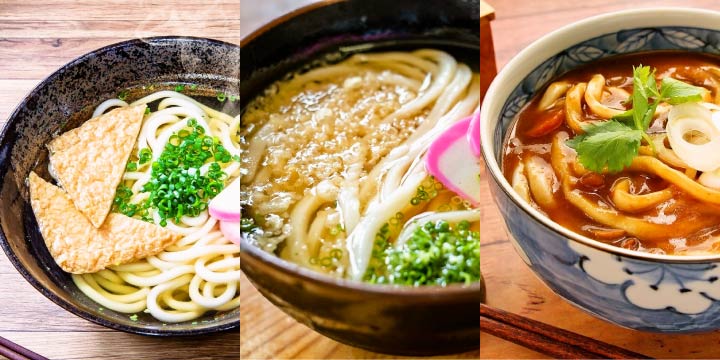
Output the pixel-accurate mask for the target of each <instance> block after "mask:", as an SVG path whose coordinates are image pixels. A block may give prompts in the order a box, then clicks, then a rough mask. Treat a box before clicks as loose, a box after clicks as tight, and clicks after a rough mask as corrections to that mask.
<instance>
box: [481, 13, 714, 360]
mask: <svg viewBox="0 0 720 360" xmlns="http://www.w3.org/2000/svg"><path fill="white" fill-rule="evenodd" d="M491 4H492V5H493V6H494V7H495V14H496V18H495V20H494V21H493V22H492V28H493V29H492V30H493V38H494V42H495V50H496V55H497V63H498V66H499V68H500V70H502V67H503V66H504V65H505V64H506V63H507V62H508V61H509V60H510V59H511V58H512V57H513V56H515V55H516V54H517V53H518V52H519V51H520V50H522V49H523V48H525V47H527V46H528V45H529V44H530V43H531V42H532V41H534V40H535V39H537V38H539V37H541V36H542V35H544V34H546V33H548V32H550V31H552V30H555V29H557V28H559V27H561V26H564V25H567V24H570V23H572V22H574V21H577V20H579V19H582V18H586V17H589V16H593V15H598V14H601V13H605V12H608V11H615V10H622V9H627V8H630V7H653V6H686V7H699V8H706V9H714V10H720V2H718V1H716V0H677V1H676V0H669V1H663V0H636V1H632V2H628V1H624V0H607V1H587V0H546V1H534V0H495V1H491ZM483 171H484V168H483ZM481 176H482V177H483V178H485V179H487V174H485V173H483V174H481ZM481 193H482V196H483V198H484V199H488V201H486V202H485V203H484V204H483V205H482V208H481V211H482V218H481V229H480V231H481V234H480V247H481V251H482V257H481V259H480V268H481V271H482V273H483V276H484V277H485V282H486V285H487V303H488V304H489V305H492V306H495V307H498V308H501V309H504V310H507V311H510V312H513V313H516V314H520V315H524V316H527V317H530V318H532V319H535V320H539V321H542V322H545V323H548V324H551V325H555V326H557V327H560V328H564V329H567V330H570V331H573V332H577V333H580V334H582V335H585V336H588V337H591V338H594V339H598V340H601V341H604V342H607V343H610V344H614V345H617V346H620V347H624V348H627V349H629V350H632V351H635V352H639V353H642V354H645V355H649V356H653V357H656V358H719V357H720V347H718V346H717V344H718V336H719V335H720V332H713V333H707V334H694V335H661V334H652V333H644V332H638V331H634V330H629V329H624V328H621V327H618V326H615V325H612V324H609V323H607V322H604V321H602V320H599V319H597V318H595V317H593V316H591V315H589V314H587V313H585V312H583V311H581V310H579V309H577V308H576V307H574V306H572V305H570V304H569V303H567V302H566V301H564V300H562V299H561V298H560V297H559V296H557V295H555V294H554V293H553V292H552V291H551V290H550V289H549V288H548V287H546V286H545V285H544V284H543V283H542V282H541V281H540V280H539V279H538V278H537V277H536V276H535V275H534V274H533V273H532V272H531V271H530V269H529V268H528V267H527V266H526V265H525V263H523V262H522V260H520V257H519V256H518V255H517V254H516V253H515V251H514V249H513V246H512V245H511V243H510V242H509V240H508V237H507V235H506V232H505V224H504V223H503V221H502V218H501V215H500V212H499V210H498V209H497V206H496V205H495V203H494V202H492V201H491V200H490V199H491V195H490V191H489V187H488V185H487V183H486V182H483V183H482V185H481ZM480 358H483V359H537V358H547V357H546V356H544V355H542V354H539V353H537V352H534V351H532V350H529V349H526V348H524V347H521V346H519V345H515V344H513V343H510V342H507V341H505V340H501V339H499V338H496V337H494V336H492V335H488V334H485V333H481V334H480Z"/></svg>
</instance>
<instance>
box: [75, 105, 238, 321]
mask: <svg viewBox="0 0 720 360" xmlns="http://www.w3.org/2000/svg"><path fill="white" fill-rule="evenodd" d="M157 101H159V103H158V109H159V110H158V111H156V112H153V113H151V114H150V115H146V118H145V119H144V122H143V126H142V129H141V131H140V135H139V136H138V140H137V143H136V146H135V149H134V151H135V155H138V154H139V151H140V150H141V149H144V148H150V149H151V150H152V152H153V160H155V159H157V158H158V157H159V156H160V153H161V152H162V150H163V149H164V147H165V144H166V143H167V141H168V138H169V137H170V136H171V135H172V133H173V132H175V131H177V130H180V129H182V128H185V127H186V126H187V125H186V124H187V120H188V119H190V118H194V119H195V120H196V121H197V123H198V124H199V125H200V126H202V127H203V128H205V130H206V133H209V134H212V135H213V136H216V137H218V139H219V140H220V142H221V143H222V144H223V146H224V147H225V148H226V149H227V150H228V151H229V152H230V153H231V154H232V155H238V154H239V153H240V150H239V149H240V145H239V143H238V142H237V137H236V136H235V135H233V134H235V133H237V132H238V130H239V126H240V117H239V116H236V117H231V116H229V115H227V114H224V113H222V112H218V111H216V110H213V109H211V108H209V107H207V106H205V105H203V104H201V103H199V102H197V101H195V100H194V99H192V98H190V97H187V96H185V95H183V94H180V93H177V92H174V91H160V92H156V93H154V94H151V95H148V96H146V97H144V98H142V99H140V100H138V101H135V102H133V103H132V104H129V105H128V104H127V103H126V102H124V101H121V100H117V99H111V100H107V101H105V102H103V103H102V104H101V105H100V106H99V107H98V108H97V109H96V110H95V113H94V114H93V117H95V116H99V115H101V114H103V113H104V112H106V111H107V110H109V109H111V108H113V107H118V106H133V105H137V104H147V103H151V102H157ZM223 166H224V168H223V171H225V173H226V174H228V180H227V182H226V183H229V182H230V181H231V180H233V179H234V178H236V177H238V176H239V175H240V174H239V164H237V162H235V161H233V162H231V163H229V164H225V165H223ZM203 168H204V170H205V171H207V165H206V166H204V167H203ZM151 171H152V168H151V166H150V162H148V163H147V164H144V165H141V166H140V167H139V168H138V169H137V170H136V171H132V172H131V171H128V172H126V173H125V174H124V175H123V181H124V182H125V184H126V186H129V187H130V188H131V189H132V191H133V193H134V195H133V197H132V198H131V200H130V202H131V203H139V202H141V201H144V200H145V199H147V197H148V196H149V194H148V193H141V192H140V191H141V189H142V186H143V185H144V184H145V183H147V182H148V181H149V180H150V178H151ZM200 171H201V172H202V171H203V169H201V170H200ZM153 215H154V219H155V222H156V223H159V222H160V219H159V217H158V216H157V213H154V214H153ZM167 228H168V229H170V230H173V231H176V232H178V233H181V234H183V235H184V236H183V238H182V239H180V240H179V241H178V242H177V243H175V244H174V245H172V246H170V247H168V248H167V249H165V251H163V252H161V253H160V254H158V255H156V256H150V257H148V258H146V259H143V260H140V261H138V262H136V263H132V264H124V265H117V266H112V267H110V268H109V269H105V270H102V271H100V272H97V273H94V274H84V275H72V278H73V281H74V282H75V284H76V285H77V286H78V288H79V289H80V291H82V292H83V293H84V294H86V295H87V296H88V297H89V298H91V299H92V300H94V301H95V302H97V303H98V304H100V305H101V306H103V307H105V308H107V309H110V310H114V311H117V312H121V313H129V314H130V313H137V312H142V311H145V312H147V313H150V314H151V315H152V316H153V317H155V318H157V319H158V320H160V321H163V322H168V323H170V322H182V321H191V320H193V319H197V318H198V317H200V316H202V315H203V314H205V313H206V312H208V311H211V310H215V311H229V310H232V309H234V308H237V307H238V306H239V305H240V294H239V282H240V247H239V246H237V245H235V244H233V243H231V242H230V241H228V240H227V239H225V238H224V237H223V236H222V234H221V233H220V231H219V224H218V222H217V221H216V220H215V219H213V218H212V217H210V216H209V215H208V212H207V211H203V212H201V213H200V215H198V216H195V217H188V216H183V217H182V218H181V221H180V223H178V224H176V223H174V222H172V221H168V224H167Z"/></svg>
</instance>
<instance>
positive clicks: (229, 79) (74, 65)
mask: <svg viewBox="0 0 720 360" xmlns="http://www.w3.org/2000/svg"><path fill="white" fill-rule="evenodd" d="M239 61H240V49H239V47H238V46H237V45H233V44H228V43H224V42H221V41H216V40H210V39H202V38H192V37H157V38H146V39H136V40H130V41H126V42H121V43H118V44H114V45H109V46H107V47H104V48H102V49H98V50H95V51H93V52H91V53H88V54H86V55H83V56H81V57H79V58H77V59H75V60H74V61H72V62H70V63H69V64H67V65H65V66H63V67H62V68H60V69H59V70H58V71H56V72H55V73H53V74H52V75H50V76H49V77H47V78H46V79H45V80H43V81H42V82H41V83H40V84H39V85H38V86H37V87H36V88H35V89H33V90H32V92H30V94H28V95H27V96H26V97H25V98H24V99H23V101H22V102H21V103H20V104H19V105H18V107H17V108H16V109H15V111H14V112H13V114H12V115H11V116H10V118H9V119H8V121H7V125H6V126H5V127H4V128H3V129H2V134H1V135H0V153H1V154H2V156H0V246H2V248H3V250H4V251H5V254H7V256H8V258H9V259H10V261H11V262H12V264H13V265H14V266H15V268H16V269H17V270H18V272H19V273H20V274H22V276H23V277H24V278H25V279H26V280H27V281H28V282H29V283H30V284H31V285H32V286H33V287H35V288H36V289H37V290H38V291H39V292H40V293H42V294H43V295H44V296H46V297H47V298H48V299H50V300H51V301H53V302H54V303H56V304H58V305H59V306H60V307H62V308H63V309H65V310H67V311H69V312H71V313H73V314H75V315H77V316H80V317H82V318H84V319H86V320H89V321H92V322H94V323H97V324H100V325H103V326H106V327H109V328H112V329H116V330H122V331H126V332H131V333H138V334H144V335H155V336H176V335H198V334H207V333H214V332H219V331H223V330H230V329H237V327H238V326H239V310H238V309H235V310H234V311H229V312H224V313H216V314H213V313H208V314H206V315H204V316H203V317H201V318H199V319H197V320H195V321H188V322H182V323H163V322H161V321H159V320H157V319H155V318H153V317H152V316H150V315H149V314H142V313H141V314H138V315H137V318H135V317H131V316H129V314H121V313H118V312H115V311H112V310H109V309H103V307H102V306H101V305H100V304H98V303H96V302H94V301H93V300H91V299H90V298H88V297H87V296H85V295H84V294H83V293H82V292H81V291H80V290H79V289H78V288H77V286H76V285H75V283H74V282H73V281H72V279H71V277H70V274H68V273H66V272H64V271H62V270H61V269H60V267H59V266H58V265H57V264H56V263H55V261H54V260H53V258H52V257H51V255H50V253H49V251H48V249H47V247H46V246H45V243H44V241H43V237H42V235H41V234H40V231H39V229H38V225H37V222H36V220H35V216H34V215H33V211H32V209H31V207H30V203H29V194H28V186H27V184H26V180H25V179H26V178H27V177H28V174H29V173H30V171H32V170H34V171H36V172H38V173H40V174H43V173H46V172H47V163H48V153H47V149H46V144H47V143H48V142H49V141H50V140H51V139H52V138H54V137H56V136H57V135H58V134H61V133H63V132H65V131H67V130H68V129H70V128H74V127H76V126H78V125H79V124H80V123H81V122H83V121H85V120H87V119H88V118H90V116H91V114H92V111H93V109H94V108H95V107H96V106H97V105H98V104H100V103H101V102H103V101H104V100H106V99H110V98H115V97H117V96H118V93H119V92H121V91H126V90H127V91H128V95H127V96H128V99H133V98H137V97H140V96H142V95H144V94H147V93H149V92H152V91H154V90H150V88H151V87H154V88H155V90H160V89H165V88H170V89H172V88H174V86H176V85H178V84H196V85H197V88H196V89H197V90H198V93H197V94H194V95H195V96H197V98H198V99H206V100H207V101H208V102H207V104H208V105H209V106H215V107H216V108H218V109H222V110H224V111H227V112H232V111H233V110H232V109H230V108H224V109H223V105H221V104H220V103H214V104H213V103H212V101H216V100H214V98H215V96H216V95H215V94H216V93H215V91H223V92H225V93H226V94H233V95H235V96H237V95H238V86H239V74H238V70H239V66H240V65H239ZM210 94H211V95H210ZM191 95H193V94H191ZM208 95H210V96H208ZM203 96H205V97H203ZM233 107H235V108H236V109H235V110H234V112H235V113H236V114H237V113H238V111H239V107H238V106H237V102H235V105H233Z"/></svg>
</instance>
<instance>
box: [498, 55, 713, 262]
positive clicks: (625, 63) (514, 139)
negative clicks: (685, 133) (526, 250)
mask: <svg viewBox="0 0 720 360" xmlns="http://www.w3.org/2000/svg"><path fill="white" fill-rule="evenodd" d="M639 65H646V66H651V67H653V68H655V69H656V77H657V78H658V84H659V83H660V80H659V79H661V78H663V77H666V76H672V77H674V78H676V79H678V80H682V81H685V82H687V83H690V84H693V85H696V86H703V87H706V88H708V89H709V90H712V87H711V86H710V85H711V84H710V83H709V81H710V80H709V79H707V78H702V77H701V76H697V73H696V71H695V69H698V68H700V67H703V66H706V67H707V66H715V67H720V57H714V56H709V55H704V54H697V53H687V52H653V53H641V54H633V55H628V56H618V57H613V58H609V59H604V60H601V61H597V62H595V63H593V64H590V65H589V66H585V67H582V68H579V69H576V70H573V71H571V72H568V73H567V74H564V75H562V76H561V77H559V78H557V79H555V81H568V82H570V83H572V84H575V83H578V82H587V81H589V80H590V78H591V77H592V76H593V75H594V74H598V73H599V74H602V75H603V76H604V77H605V80H606V85H608V86H616V87H620V88H622V89H624V90H626V91H627V92H628V93H632V72H633V66H636V67H637V66H639ZM544 92H545V89H543V90H542V91H539V92H538V93H537V94H536V96H535V98H534V99H533V100H532V101H531V102H530V103H529V104H527V105H526V106H525V107H524V108H523V110H522V111H521V112H520V113H519V114H518V116H517V118H516V120H515V123H514V124H513V126H512V127H511V129H510V130H509V131H508V136H507V138H506V139H505V144H504V147H503V148H504V154H503V164H502V165H503V173H504V175H505V177H506V179H508V181H510V182H511V181H512V174H513V171H514V170H515V168H516V167H517V165H518V163H519V161H520V160H521V159H522V158H523V157H526V156H530V155H538V156H540V157H541V158H543V159H544V160H545V161H547V162H548V163H550V144H551V141H552V139H553V136H554V135H555V134H557V133H558V132H560V131H565V132H567V133H568V134H570V137H571V138H572V137H573V136H574V133H573V131H572V130H571V129H570V128H569V127H568V126H567V124H566V123H565V121H564V114H558V112H562V111H563V110H562V109H563V107H562V106H560V107H559V108H551V109H549V110H545V111H541V110H539V109H538V103H539V102H540V99H541V98H542V95H543V93H544ZM712 95H713V96H715V95H716V94H715V93H714V91H713V93H712ZM624 100H625V99H613V98H612V97H611V98H609V99H605V101H604V103H605V104H612V105H620V106H623V107H625V108H626V109H627V108H629V107H630V106H625V105H624ZM583 116H584V118H585V119H586V120H591V119H596V118H595V117H594V116H593V114H592V113H591V112H590V110H589V109H588V108H587V104H585V102H584V101H583ZM554 117H555V119H553V118H554ZM557 117H561V118H562V123H561V124H560V125H559V126H558V127H557V128H556V129H554V130H552V131H550V132H548V133H547V134H545V135H542V133H544V132H547V129H548V128H549V127H553V124H552V123H553V122H554V123H557V122H559V121H557ZM665 120H666V119H664V118H660V117H657V118H656V119H655V120H654V122H653V124H651V127H650V130H648V132H653V131H664V129H663V124H664V122H665ZM622 178H629V179H630V180H631V182H632V186H631V192H632V193H634V194H645V193H649V192H653V191H659V190H662V189H665V188H668V186H669V184H668V183H667V182H666V181H665V180H663V179H661V178H659V177H656V176H654V175H650V174H643V173H638V172H630V171H627V170H624V171H621V172H619V173H616V174H604V175H603V174H595V173H591V174H590V175H587V176H583V177H582V178H581V179H580V181H578V182H577V185H576V187H575V188H576V189H578V190H580V191H581V192H582V194H583V196H585V197H586V198H588V199H591V200H593V201H596V202H597V203H598V204H601V203H604V204H607V205H609V206H611V207H614V205H613V202H612V200H611V196H610V190H611V188H612V187H613V184H615V182H616V181H618V180H619V179H622ZM670 189H671V190H672V191H673V193H674V195H673V198H672V199H671V200H668V201H667V202H665V203H663V204H661V205H659V206H658V207H657V208H654V209H651V210H647V211H644V212H639V213H638V212H636V213H633V214H625V213H623V214H625V215H629V216H634V217H640V218H646V219H649V218H652V219H653V222H655V221H657V222H658V223H663V224H667V225H668V230H669V231H668V237H666V238H661V239H657V238H655V239H644V238H636V237H633V236H629V235H627V234H624V233H623V232H622V231H617V230H615V229H612V228H611V227H608V226H606V225H602V224H599V223H597V222H595V221H593V220H591V219H590V218H589V217H587V216H586V215H585V214H584V213H583V212H582V211H581V210H579V209H578V208H576V207H575V206H574V205H572V204H571V203H570V202H568V201H567V200H565V199H564V196H563V194H562V191H560V190H558V191H555V192H554V197H555V199H556V201H557V203H558V206H557V207H555V208H541V210H542V211H543V212H544V213H546V214H547V215H548V216H549V217H550V218H551V219H552V220H554V221H555V222H557V223H558V224H560V225H562V226H564V227H565V228H567V229H570V230H572V231H574V232H576V233H579V234H582V235H585V236H588V237H590V238H594V239H596V240H600V241H602V242H605V243H609V244H613V245H617V246H622V247H625V248H628V249H632V250H640V251H646V252H653V253H666V254H682V253H695V252H706V251H711V252H720V208H718V207H717V206H713V205H709V204H706V203H703V202H702V201H699V200H697V199H695V198H692V197H690V196H688V195H686V194H685V193H683V192H682V191H680V190H679V189H677V188H676V187H674V186H670ZM601 206H602V204H601ZM618 211H620V210H618ZM620 212H621V213H622V211H620ZM700 219H702V221H703V222H705V223H710V224H711V225H710V226H708V227H705V228H703V229H702V230H700V231H696V230H694V231H693V232H692V233H683V231H682V230H681V229H682V228H683V224H687V223H690V222H693V221H698V220H700ZM716 236H718V237H719V238H718V239H716V238H715V237H716ZM716 241H719V242H717V243H716Z"/></svg>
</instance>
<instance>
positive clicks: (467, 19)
mask: <svg viewBox="0 0 720 360" xmlns="http://www.w3.org/2000/svg"><path fill="white" fill-rule="evenodd" d="M317 24H323V26H322V27H318V26H317ZM421 47H436V48H437V47H439V48H442V49H443V50H446V51H448V52H449V53H451V54H453V55H454V56H456V57H458V58H460V59H462V60H464V61H465V62H466V63H467V64H470V65H471V66H477V64H478V61H479V1H477V0H475V1H431V2H420V1H413V0H401V1H391V2H386V1H378V0H372V1H365V0H359V1H331V2H323V3H319V4H316V5H312V6H310V7H306V8H303V9H300V10H298V11H296V12H294V13H291V14H289V15H286V16H284V17H282V18H280V19H278V20H276V21H275V22H273V23H271V24H269V25H267V26H266V27H264V28H262V29H260V30H258V31H257V32H255V33H254V34H251V35H250V36H248V37H247V38H246V39H244V40H243V42H242V43H241V48H242V52H241V103H242V104H243V106H245V105H246V104H247V103H248V102H249V101H250V100H251V99H252V98H253V97H255V96H257V95H258V94H260V93H261V91H262V90H263V89H264V88H265V87H266V86H267V85H269V84H270V83H272V82H273V81H275V80H278V79H281V78H283V77H284V76H286V74H288V73H290V72H292V71H294V70H296V69H298V68H301V67H302V66H304V65H307V64H313V63H315V61H317V60H318V59H324V60H329V61H337V60H338V59H341V58H344V57H346V56H348V55H349V54H352V53H355V52H358V51H373V50H386V49H417V48H421ZM476 71H477V69H476ZM240 256H241V269H242V270H243V271H244V272H245V274H246V275H247V277H248V278H249V279H250V281H251V282H252V283H253V285H254V286H255V287H256V288H257V289H258V290H259V291H260V293H261V294H263V295H264V296H265V297H266V298H267V299H268V300H270V301H271V302H272V303H273V304H275V305H276V306H278V307H279V308H280V309H282V310H283V311H284V312H286V313H287V314H289V315H290V316H292V317H293V318H295V319H296V320H297V321H299V322H301V323H303V324H305V325H307V326H308V327H310V328H312V329H314V330H316V331H318V332H320V333H322V334H323V335H326V336H328V337H331V338H333V339H336V340H338V341H341V342H343V343H347V344H350V345H354V346H358V347H362V348H365V349H369V350H373V351H378V352H384V353H395V354H411V355H421V354H422V355H429V354H448V353H453V352H460V351H465V350H469V349H474V348H477V347H478V346H479V336H478V333H479V306H478V305H479V302H480V283H479V282H477V283H473V284H471V285H468V286H464V285H459V284H451V285H448V286H446V287H440V286H421V287H418V288H413V287H402V286H391V285H373V284H367V283H361V282H357V281H351V280H343V279H335V278H332V277H330V276H328V275H324V274H320V273H316V272H314V271H312V270H309V269H305V268H302V267H300V266H298V265H295V264H293V263H290V262H288V261H286V260H283V259H281V258H279V257H276V256H274V255H273V254H269V253H267V252H265V251H263V250H261V249H259V248H257V247H255V246H253V245H251V244H250V243H248V242H247V241H246V240H244V239H241V253H240ZM241 331H247V332H248V334H249V335H248V336H249V337H252V336H253V335H252V332H253V331H254V329H253V328H251V327H245V326H243V327H241ZM281 336H282V335H281Z"/></svg>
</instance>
